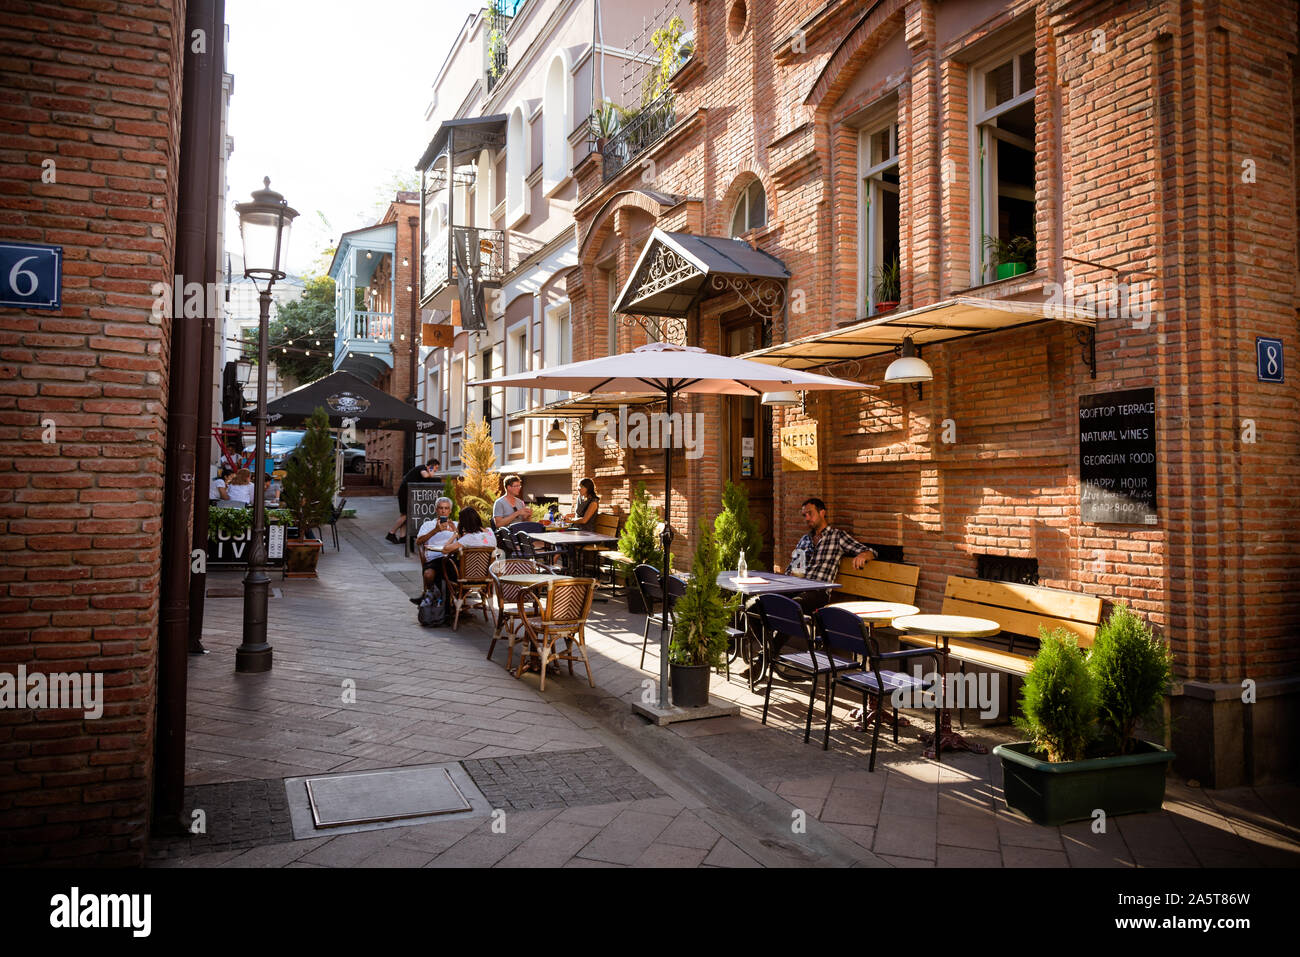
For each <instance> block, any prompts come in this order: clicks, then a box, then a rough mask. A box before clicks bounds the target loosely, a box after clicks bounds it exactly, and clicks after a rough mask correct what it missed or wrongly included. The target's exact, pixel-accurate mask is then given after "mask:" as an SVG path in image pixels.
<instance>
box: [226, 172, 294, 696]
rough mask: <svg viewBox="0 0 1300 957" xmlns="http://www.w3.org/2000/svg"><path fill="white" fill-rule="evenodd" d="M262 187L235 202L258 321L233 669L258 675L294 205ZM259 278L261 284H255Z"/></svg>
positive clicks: (262, 663) (264, 655)
mask: <svg viewBox="0 0 1300 957" xmlns="http://www.w3.org/2000/svg"><path fill="white" fill-rule="evenodd" d="M262 183H263V186H264V188H263V189H259V190H254V191H253V201H252V202H251V203H236V204H235V212H236V213H238V214H239V237H240V239H241V240H242V241H243V245H244V276H245V277H246V278H248V279H251V280H253V284H254V286H257V292H258V323H257V413H256V415H254V417H253V421H254V423H255V424H256V427H257V457H256V459H255V463H256V464H255V465H254V468H253V541H252V544H251V546H250V548H249V556H248V572H247V573H246V574H245V575H244V640H243V643H242V644H241V645H240V646H239V648H238V649H237V650H236V651H235V671H236V672H244V673H248V674H258V673H261V672H264V671H270V670H271V646H270V644H268V643H267V640H266V600H267V593H268V591H269V589H270V585H271V579H270V578H269V577H268V576H267V574H266V541H265V538H264V536H265V532H266V512H265V500H266V489H265V482H264V481H263V476H264V475H265V474H266V364H267V347H266V337H267V326H268V324H269V323H270V319H271V286H272V285H274V284H275V281H276V280H277V279H283V278H284V277H285V271H284V269H282V268H281V267H282V265H283V264H284V263H285V262H286V261H287V259H288V254H287V253H288V249H289V229H290V227H291V226H292V225H293V220H294V218H295V217H296V216H297V215H298V212H297V210H294V209H290V208H289V206H288V204H287V203H286V202H285V201H284V197H283V196H281V195H280V194H279V193H277V192H276V191H275V190H273V189H271V180H270V179H269V178H267V179H263V180H262ZM259 280H264V281H265V282H266V287H265V288H262V287H261V286H259V285H258V281H259Z"/></svg>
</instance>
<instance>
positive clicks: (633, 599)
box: [627, 576, 649, 615]
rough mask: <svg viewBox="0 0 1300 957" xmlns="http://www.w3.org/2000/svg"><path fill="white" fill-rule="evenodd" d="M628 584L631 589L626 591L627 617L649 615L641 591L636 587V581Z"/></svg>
mask: <svg viewBox="0 0 1300 957" xmlns="http://www.w3.org/2000/svg"><path fill="white" fill-rule="evenodd" d="M629 577H630V576H629ZM628 584H629V585H630V586H631V587H629V588H628V590H627V613H628V614H629V615H645V614H649V609H648V608H646V604H645V599H644V598H642V597H641V589H639V588H637V587H636V581H635V580H633V581H630V582H628Z"/></svg>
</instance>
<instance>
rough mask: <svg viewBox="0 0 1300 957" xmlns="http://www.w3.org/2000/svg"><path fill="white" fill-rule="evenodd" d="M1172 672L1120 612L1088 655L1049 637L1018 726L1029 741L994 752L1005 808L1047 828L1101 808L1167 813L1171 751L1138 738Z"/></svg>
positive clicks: (1062, 636) (1057, 635)
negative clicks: (999, 763)
mask: <svg viewBox="0 0 1300 957" xmlns="http://www.w3.org/2000/svg"><path fill="white" fill-rule="evenodd" d="M1170 674H1171V660H1170V656H1169V652H1168V649H1166V648H1165V646H1164V644H1163V642H1161V641H1160V640H1159V639H1158V638H1157V637H1156V636H1155V635H1154V634H1152V632H1151V629H1150V627H1149V626H1148V625H1147V624H1146V623H1145V622H1143V621H1142V620H1141V619H1140V618H1138V616H1137V615H1135V614H1133V613H1132V612H1131V611H1130V610H1129V609H1128V608H1126V607H1124V606H1122V605H1121V606H1117V607H1116V609H1115V610H1114V612H1113V613H1112V614H1111V616H1110V618H1108V619H1107V620H1106V621H1105V622H1103V623H1102V625H1101V627H1100V628H1098V629H1097V636H1096V639H1095V640H1094V643H1093V646H1092V650H1091V652H1090V653H1089V654H1087V655H1085V654H1084V653H1083V652H1082V651H1080V649H1079V648H1078V647H1077V645H1076V644H1075V639H1074V636H1073V635H1071V634H1070V633H1069V632H1066V631H1064V630H1063V629H1058V630H1057V631H1055V632H1053V633H1051V634H1050V635H1044V636H1043V639H1042V646H1041V647H1040V649H1039V652H1038V656H1037V657H1036V658H1035V659H1034V663H1033V667H1032V669H1031V670H1030V672H1029V674H1028V676H1027V677H1026V679H1025V686H1024V692H1023V695H1022V699H1021V708H1022V711H1023V713H1024V716H1023V718H1020V719H1017V722H1016V723H1017V725H1018V726H1019V727H1021V728H1023V729H1024V730H1025V731H1027V732H1028V734H1029V736H1030V740H1029V741H1024V742H1019V743H1016V744H1000V745H998V746H997V747H996V748H994V749H993V753H994V754H996V755H997V756H998V757H999V759H1000V760H1001V761H1002V778H1003V795H1004V797H1005V798H1006V802H1007V805H1008V807H1012V808H1015V809H1016V810H1019V811H1022V812H1023V813H1025V814H1026V815H1028V816H1029V817H1030V818H1031V819H1032V820H1034V821H1036V822H1037V823H1039V824H1049V825H1055V824H1064V823H1066V822H1068V821H1081V820H1088V819H1089V818H1092V817H1094V815H1095V812H1097V811H1098V810H1100V811H1103V812H1105V814H1106V815H1107V816H1113V815H1116V814H1134V813H1143V812H1148V811H1158V810H1160V806H1161V804H1162V803H1163V801H1164V793H1165V772H1166V769H1167V768H1168V765H1169V763H1170V762H1171V761H1173V760H1174V754H1173V752H1171V751H1168V750H1166V749H1165V748H1162V747H1160V746H1159V745H1156V744H1152V743H1150V742H1147V741H1140V740H1138V739H1137V737H1136V736H1135V731H1136V727H1137V725H1138V723H1139V722H1140V721H1142V720H1143V719H1147V718H1150V717H1151V716H1152V715H1154V714H1155V713H1156V712H1157V710H1158V709H1159V707H1160V705H1161V703H1162V701H1163V698H1164V694H1165V691H1166V689H1167V688H1168V685H1169V680H1170ZM1099 732H1100V733H1099Z"/></svg>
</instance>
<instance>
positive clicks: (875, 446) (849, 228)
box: [569, 0, 1300, 786]
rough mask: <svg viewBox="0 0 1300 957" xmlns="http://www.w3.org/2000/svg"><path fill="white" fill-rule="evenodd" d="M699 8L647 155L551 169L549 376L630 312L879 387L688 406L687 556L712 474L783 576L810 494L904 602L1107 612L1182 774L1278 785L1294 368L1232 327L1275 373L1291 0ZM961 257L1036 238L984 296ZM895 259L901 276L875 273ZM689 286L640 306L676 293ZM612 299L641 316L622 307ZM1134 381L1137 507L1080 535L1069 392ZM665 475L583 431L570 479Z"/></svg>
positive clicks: (1286, 666)
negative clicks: (1147, 487) (553, 253)
mask: <svg viewBox="0 0 1300 957" xmlns="http://www.w3.org/2000/svg"><path fill="white" fill-rule="evenodd" d="M692 10H693V23H692V24H690V25H689V26H691V27H693V29H694V54H693V56H692V57H691V59H690V60H689V62H687V63H686V64H685V65H684V66H682V67H681V68H680V69H679V70H678V71H677V73H676V74H675V76H674V77H673V79H672V88H673V90H674V91H675V98H674V102H673V105H672V114H673V115H672V118H671V121H670V122H668V123H665V124H662V125H663V132H662V135H658V136H646V135H642V134H638V136H637V137H636V138H632V137H624V138H623V139H622V140H620V141H617V142H615V143H614V144H613V146H612V148H611V146H610V145H609V144H607V145H606V146H605V148H604V150H603V151H602V152H597V153H592V154H591V155H589V156H588V157H587V158H586V159H585V160H584V161H583V162H581V163H580V164H579V165H578V167H577V168H576V170H575V175H576V176H577V177H578V179H579V183H580V194H579V201H578V204H577V206H576V208H575V216H576V218H577V221H578V235H579V268H578V269H577V270H576V271H575V272H574V273H573V274H571V275H570V278H569V293H570V297H571V300H572V302H573V309H574V313H573V314H574V327H575V336H574V349H573V357H574V359H575V360H578V359H585V358H590V357H593V356H596V355H601V354H604V353H605V352H606V351H607V350H608V349H609V348H610V347H611V346H613V345H615V344H616V345H617V348H619V349H628V348H630V347H632V346H634V345H636V344H637V343H639V342H641V341H644V340H645V338H646V336H647V333H646V332H645V331H643V328H649V329H651V330H653V331H654V334H656V335H681V334H683V333H684V335H685V338H686V340H687V341H689V342H690V343H691V344H695V345H701V346H704V347H707V348H709V349H711V350H723V351H727V352H730V353H731V354H742V353H756V354H757V356H758V357H759V358H762V359H764V360H766V361H770V362H776V363H780V364H788V365H791V366H793V367H797V368H809V369H812V370H814V371H822V372H829V373H831V374H836V375H840V376H844V377H848V378H856V379H858V380H860V381H862V382H864V383H871V384H874V385H879V386H882V387H881V388H880V389H879V391H874V392H864V393H863V394H862V395H861V397H859V398H848V399H846V398H843V397H840V396H838V395H837V397H836V398H834V399H833V400H832V399H830V398H826V397H821V396H818V395H817V394H815V393H810V394H809V395H808V399H807V406H806V410H805V412H804V413H801V412H800V411H799V410H798V409H778V410H775V412H773V411H769V410H765V409H764V408H763V407H761V406H760V405H759V403H758V401H757V400H756V399H754V400H740V399H726V400H721V399H717V398H707V397H695V398H692V399H691V400H690V408H691V410H692V411H694V412H697V413H699V414H700V415H701V416H702V419H701V423H702V426H703V434H704V435H706V436H708V437H710V439H711V440H712V441H713V442H714V445H713V446H711V447H707V448H706V454H705V455H704V457H703V458H701V459H700V460H699V461H697V462H692V463H687V462H685V461H683V459H682V456H681V455H680V454H679V456H678V462H679V463H680V472H679V474H677V475H675V476H674V478H673V485H674V497H675V502H676V503H679V504H678V505H676V506H675V508H674V516H675V520H674V525H675V526H676V527H677V529H678V531H679V533H682V534H684V535H686V536H687V537H688V540H687V541H686V542H685V543H683V544H681V545H679V546H678V551H679V555H680V554H681V552H682V550H683V549H684V548H689V545H690V543H689V536H690V534H691V532H692V531H693V529H694V528H695V525H696V522H697V521H698V519H699V518H701V517H705V518H709V519H711V518H712V517H713V515H714V514H715V513H716V511H717V510H718V508H719V500H720V493H721V486H722V482H723V480H724V479H732V480H735V481H739V482H742V483H743V484H745V485H747V486H748V487H749V491H750V495H751V507H752V508H754V509H755V511H756V513H757V514H758V517H759V520H760V523H761V524H762V525H763V526H764V534H765V538H766V539H767V540H768V541H772V542H774V555H775V559H776V562H777V564H784V559H785V556H787V555H789V553H790V550H791V548H792V546H793V545H794V543H795V540H796V539H797V537H798V535H799V534H801V532H802V529H801V528H800V527H799V525H800V523H799V520H798V508H799V504H800V502H801V501H802V500H803V499H804V498H806V497H808V496H810V495H819V496H821V497H822V498H824V499H825V500H826V501H827V503H828V505H829V508H830V515H831V520H832V522H833V523H834V524H837V525H840V526H842V527H844V528H845V529H846V530H848V531H850V532H852V533H853V534H854V535H856V536H857V537H858V538H859V539H861V540H864V541H867V542H871V543H877V544H881V545H885V546H890V547H891V548H893V549H897V550H899V553H900V554H901V555H902V556H903V557H904V558H905V560H906V561H908V562H912V563H915V564H917V565H919V566H920V568H921V579H920V590H919V592H918V603H919V604H921V605H922V606H923V608H926V609H935V610H937V608H938V605H939V604H940V602H941V600H942V595H943V587H944V582H945V580H946V579H947V576H949V575H950V574H958V575H965V576H970V577H974V576H975V575H976V574H977V571H979V570H980V569H981V568H985V567H987V568H988V569H990V576H991V577H1007V576H1008V575H1017V576H1018V575H1021V574H1025V575H1027V576H1029V577H1030V578H1031V579H1033V580H1037V581H1038V582H1039V583H1040V584H1042V585H1047V586H1054V587H1059V588H1066V589H1073V590H1078V591H1084V592H1088V593H1091V594H1097V595H1100V596H1102V597H1104V598H1106V599H1107V600H1109V601H1124V602H1128V603H1130V604H1131V605H1132V606H1133V607H1134V608H1135V609H1137V610H1138V611H1140V612H1141V613H1142V614H1144V615H1146V616H1147V617H1148V618H1149V619H1150V620H1151V621H1152V622H1153V623H1154V624H1155V625H1156V626H1157V628H1158V629H1159V630H1160V632H1161V633H1162V634H1164V635H1165V636H1166V637H1167V638H1168V640H1169V641H1170V644H1171V646H1172V649H1173V652H1174V655H1175V658H1176V673H1177V676H1178V679H1179V683H1178V686H1177V687H1176V688H1175V693H1174V696H1173V699H1172V700H1173V708H1172V717H1173V719H1174V721H1173V724H1172V743H1173V746H1174V748H1175V749H1176V750H1178V751H1179V752H1180V766H1181V768H1182V770H1183V771H1184V772H1185V773H1186V774H1188V775H1189V776H1191V777H1196V778H1198V779H1200V780H1201V781H1202V782H1204V783H1206V784H1211V783H1213V784H1217V785H1219V786H1229V785H1234V784H1239V783H1243V782H1252V781H1253V782H1261V781H1265V780H1268V779H1270V778H1276V777H1281V776H1286V775H1291V774H1294V772H1295V770H1296V754H1297V748H1296V740H1295V734H1296V732H1295V730H1294V729H1295V727H1296V726H1297V722H1296V718H1297V716H1298V715H1297V712H1298V711H1300V697H1297V691H1300V686H1298V684H1297V682H1298V680H1300V641H1298V640H1297V637H1298V634H1297V633H1298V631H1300V606H1298V605H1297V604H1296V602H1295V601H1294V599H1293V597H1292V596H1293V594H1294V591H1295V587H1296V585H1297V580H1298V579H1300V506H1298V505H1297V503H1296V501H1295V498H1294V496H1289V495H1287V494H1285V492H1284V491H1283V486H1284V483H1285V481H1286V476H1288V475H1289V474H1291V473H1294V472H1295V471H1296V469H1297V467H1298V466H1300V456H1298V453H1297V444H1298V443H1297V439H1298V438H1300V419H1298V418H1297V412H1298V411H1300V392H1298V391H1297V387H1296V377H1295V374H1294V373H1292V374H1291V376H1290V378H1289V379H1286V381H1284V382H1268V381H1261V378H1260V375H1266V374H1267V370H1264V372H1261V373H1260V375H1257V363H1259V364H1261V367H1262V364H1266V362H1267V361H1270V360H1268V359H1267V358H1265V359H1259V360H1257V349H1259V350H1263V351H1261V353H1260V354H1261V355H1265V354H1267V356H1275V354H1276V353H1275V352H1270V351H1268V350H1273V349H1275V346H1274V344H1272V343H1269V342H1265V343H1262V344H1257V342H1256V339H1257V337H1263V338H1265V339H1276V340H1280V343H1281V349H1282V355H1283V356H1284V357H1285V356H1290V357H1292V358H1291V362H1292V364H1293V365H1294V363H1295V361H1296V360H1295V357H1296V356H1297V354H1298V352H1297V350H1300V337H1298V336H1297V320H1296V317H1297V314H1296V305H1297V301H1296V272H1297V263H1298V261H1300V260H1297V242H1296V240H1297V220H1296V208H1297V202H1296V200H1297V185H1298V184H1297V180H1296V176H1295V171H1296V167H1295V156H1296V127H1295V106H1296V103H1297V97H1300V84H1297V82H1296V80H1297V78H1296V73H1295V54H1296V37H1297V11H1296V5H1295V4H1294V3H1289V2H1285V3H1275V4H1268V5H1267V6H1266V8H1260V7H1258V6H1255V5H1251V4H1245V3H1232V2H1230V3H1222V4H1215V5H1212V6H1208V7H1200V6H1187V5H1181V6H1180V5H1174V4H1148V3H1137V2H1134V3H1122V2H1121V3H1095V2H1065V3H1051V4H1049V3H1042V2H1018V3H1006V2H1000V0H974V2H968V3H939V2H933V0H912V2H904V0H880V2H876V3H872V4H865V5H864V4H861V3H848V2H842V3H829V4H819V3H806V2H772V3H765V4H761V5H760V4H756V3H753V2H749V3H747V2H746V0H725V2H723V0H715V2H696V3H694V4H692ZM616 139H617V138H616ZM655 230H659V232H654V231H655ZM682 233H685V234H691V235H692V236H696V237H698V236H707V237H719V238H722V239H724V240H725V239H727V238H730V237H739V238H740V239H742V240H743V241H745V242H747V243H749V244H751V245H752V246H754V247H756V248H757V249H760V250H762V251H764V252H766V253H768V254H770V255H771V256H773V257H775V258H776V259H778V260H779V261H780V262H781V263H782V264H784V267H785V268H786V270H788V272H789V279H788V281H786V282H785V284H784V288H783V289H781V290H779V292H778V293H777V294H775V295H774V296H772V297H770V298H768V299H763V298H762V295H761V293H762V292H763V290H764V288H766V287H765V285H764V283H762V282H760V281H759V278H758V277H753V276H744V275H736V274H734V271H733V272H732V273H728V271H727V268H726V267H725V264H724V263H723V262H722V260H721V259H719V260H717V262H715V263H713V264H710V263H708V262H706V261H704V260H703V259H700V258H698V257H697V258H695V259H694V260H691V261H688V258H689V257H686V256H685V253H686V252H689V251H690V247H689V243H690V242H691V239H690V236H687V237H682V236H679V235H674V234H682ZM652 236H653V238H652ZM985 237H994V240H999V241H1001V245H1003V246H1004V247H1005V246H1006V244H1009V243H1011V242H1012V241H1013V240H1017V239H1027V240H1029V241H1030V242H1032V244H1033V252H1032V253H1031V255H1030V256H1028V257H1023V258H1024V259H1028V260H1030V261H1028V262H1026V263H1025V266H1023V267H1020V268H1021V269H1022V270H1023V271H1021V272H1019V273H1018V274H1015V275H1013V276H1011V277H1009V278H1004V279H998V277H997V274H996V272H995V265H996V263H995V260H994V259H993V257H992V256H991V255H990V253H991V252H993V251H994V247H996V246H997V245H999V244H998V243H997V242H994V241H992V240H986V239H985ZM1004 251H1005V249H1004ZM895 256H896V257H897V260H896V262H897V274H898V276H899V282H898V288H897V289H896V290H895V289H891V288H890V284H889V283H888V282H886V283H885V284H884V285H880V286H879V288H878V285H879V284H878V280H880V279H881V278H882V275H881V274H882V267H889V266H890V265H891V264H892V263H893V262H894V261H895V260H894V257H895ZM674 270H676V271H674ZM1007 271H1010V272H1015V267H1011V269H1009V270H1007ZM884 272H886V273H887V272H888V269H885V270H884ZM715 276H716V277H717V278H718V282H717V283H714V282H713V281H712V280H713V278H714V277H715ZM702 278H703V279H704V280H705V282H704V283H703V284H702V285H701V284H700V280H701V279H702ZM692 284H694V285H692ZM695 288H698V289H699V292H696V293H693V295H694V298H693V299H692V300H691V305H690V307H689V309H687V310H686V311H685V315H684V316H682V317H681V318H680V319H671V320H669V319H665V318H664V317H665V316H666V315H668V314H670V312H671V310H669V309H667V308H666V307H665V308H663V309H661V308H660V306H661V305H662V304H663V303H667V302H669V301H670V299H671V298H672V297H671V296H670V295H668V294H669V293H672V292H674V291H678V292H681V291H685V293H686V294H687V298H690V295H691V293H690V290H692V289H695ZM665 290H667V291H666V292H665ZM884 300H889V301H891V302H892V301H893V300H898V305H897V306H896V307H891V305H890V303H889V302H886V303H885V305H883V306H882V305H881V302H882V301H884ZM620 302H621V304H622V305H623V307H624V311H625V312H627V313H637V314H641V315H645V314H647V313H649V314H653V315H652V316H651V318H649V319H646V320H644V322H643V326H638V325H635V324H630V323H628V322H626V321H622V319H620V317H619V316H618V315H616V313H617V311H618V310H617V309H616V308H615V306H616V304H617V303H620ZM891 310H892V311H891ZM623 318H626V317H623ZM656 322H659V323H661V325H660V326H659V327H658V328H656V326H655V323H656ZM674 323H676V325H674ZM909 332H910V333H911V334H912V335H913V337H914V339H915V342H916V343H917V344H918V345H920V346H921V350H922V357H923V358H924V359H925V360H926V361H927V362H928V363H929V364H930V366H931V368H932V370H933V381H932V382H930V383H926V384H925V385H924V387H923V388H922V389H917V388H915V387H914V386H910V385H897V384H895V385H887V384H884V383H883V378H884V372H885V369H886V367H887V366H888V365H889V363H890V361H891V360H893V359H894V358H895V351H894V350H895V346H896V345H898V344H899V343H900V342H901V339H902V338H903V336H904V334H905V333H909ZM977 333H978V334H977ZM817 336H820V337H822V340H821V341H816V340H814V341H812V342H805V343H802V344H799V345H792V344H791V343H794V342H795V340H800V339H803V338H805V337H817ZM1147 389H1149V390H1152V399H1153V402H1154V408H1155V417H1156V418H1155V421H1156V430H1155V436H1154V457H1155V472H1156V487H1157V490H1158V491H1157V506H1156V508H1155V514H1154V515H1153V516H1152V518H1149V519H1146V522H1144V523H1143V524H1117V523H1112V522H1098V521H1088V520H1085V519H1084V515H1083V507H1082V505H1081V494H1082V489H1081V464H1080V463H1081V459H1082V453H1081V448H1080V440H1081V435H1080V425H1079V423H1080V421H1081V418H1080V415H1081V400H1083V401H1084V402H1085V403H1086V401H1087V400H1086V397H1087V396H1092V395H1105V394H1109V393H1115V392H1120V391H1124V390H1147ZM1139 394H1141V393H1139ZM799 422H815V423H816V424H817V427H818V429H817V446H816V449H817V453H818V460H819V468H818V469H817V470H816V471H804V472H784V471H782V468H781V458H780V454H779V448H778V447H777V437H778V436H779V434H780V429H781V428H782V427H783V426H790V425H793V424H796V423H799ZM746 440H748V441H746ZM1089 441H1090V439H1089ZM660 461H661V453H658V452H655V451H653V450H644V451H630V450H606V449H604V448H601V447H599V446H598V445H597V444H596V442H595V441H594V440H593V439H592V438H591V437H588V438H587V441H586V443H585V448H583V449H582V450H581V451H580V452H579V453H578V454H577V456H576V458H575V474H588V475H592V476H594V477H595V478H596V482H597V485H598V487H599V488H600V489H601V491H602V494H604V495H606V497H607V499H609V498H611V497H612V498H613V499H614V500H615V501H617V502H625V501H626V498H627V495H628V493H629V490H630V486H631V485H632V484H633V483H634V482H635V481H637V480H645V481H646V482H647V485H648V487H649V489H650V492H651V494H652V495H653V496H655V497H656V500H661V497H662V487H663V478H662V474H661V473H660V474H659V475H658V476H656V469H657V468H661V466H660V464H659V463H660ZM680 503H685V504H684V505H683V504H680ZM683 513H685V514H684V515H683ZM765 557H766V558H767V559H768V560H771V558H772V556H770V555H769V556H765ZM998 566H1001V570H1000V571H999V570H998ZM1008 569H1009V571H1008ZM1243 683H1245V684H1243ZM1243 689H1245V690H1243ZM1243 698H1247V699H1252V700H1250V701H1243Z"/></svg>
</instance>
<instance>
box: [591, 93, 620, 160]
mask: <svg viewBox="0 0 1300 957" xmlns="http://www.w3.org/2000/svg"><path fill="white" fill-rule="evenodd" d="M617 129H618V109H617V107H615V106H614V104H613V103H610V102H608V101H606V102H605V103H603V104H601V106H600V108H599V109H598V110H596V112H594V113H592V114H591V135H592V136H593V137H595V139H596V151H597V152H600V151H601V150H603V149H604V148H605V141H606V140H608V139H609V138H610V137H611V136H613V135H614V133H615V131H616V130H617Z"/></svg>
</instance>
